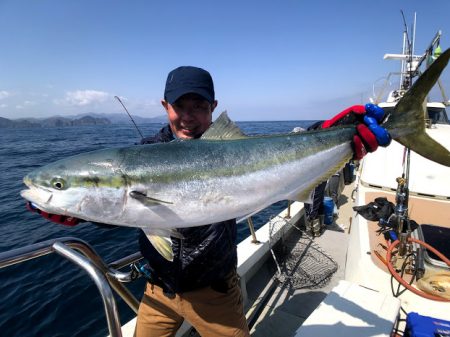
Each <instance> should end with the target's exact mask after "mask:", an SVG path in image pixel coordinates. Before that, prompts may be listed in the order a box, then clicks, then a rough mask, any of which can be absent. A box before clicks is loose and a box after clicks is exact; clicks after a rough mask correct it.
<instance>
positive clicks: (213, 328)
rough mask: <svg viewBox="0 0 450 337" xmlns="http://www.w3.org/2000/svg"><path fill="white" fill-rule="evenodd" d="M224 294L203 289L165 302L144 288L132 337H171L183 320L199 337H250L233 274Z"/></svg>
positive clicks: (151, 289)
mask: <svg viewBox="0 0 450 337" xmlns="http://www.w3.org/2000/svg"><path fill="white" fill-rule="evenodd" d="M228 283H229V284H228V286H229V289H228V291H227V293H221V292H218V291H216V290H213V289H211V287H206V288H202V289H198V290H194V291H189V292H185V293H182V294H176V295H175V296H174V298H168V297H167V296H165V295H164V294H163V291H162V289H161V288H160V287H158V286H155V285H152V284H147V287H146V289H145V293H144V296H143V298H142V301H141V304H140V306H139V312H138V316H137V324H136V331H135V337H172V336H175V334H176V332H177V330H178V329H179V328H180V326H181V324H182V323H183V320H184V319H186V320H187V321H188V322H189V323H190V324H191V325H192V326H193V327H194V328H195V329H196V330H197V332H198V333H199V334H200V335H201V336H202V337H210V336H211V337H216V336H217V337H219V336H223V337H228V336H238V337H247V336H250V333H249V331H248V326H247V321H246V319H245V315H244V310H243V303H242V295H241V290H240V288H239V285H238V281H237V276H236V274H235V273H234V274H233V276H232V277H230V278H229V280H228Z"/></svg>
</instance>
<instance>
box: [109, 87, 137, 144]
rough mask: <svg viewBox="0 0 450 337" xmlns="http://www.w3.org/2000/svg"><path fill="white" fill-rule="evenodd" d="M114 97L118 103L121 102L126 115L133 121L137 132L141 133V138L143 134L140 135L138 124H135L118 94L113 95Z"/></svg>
mask: <svg viewBox="0 0 450 337" xmlns="http://www.w3.org/2000/svg"><path fill="white" fill-rule="evenodd" d="M114 98H115V99H117V100H118V101H119V103H120V104H122V106H123V108H124V109H125V111H126V113H127V114H128V116H129V117H130V119H131V121H132V122H133V124H134V126H135V127H136V130H137V131H138V132H139V134H140V135H141V138H142V139H144V136H143V135H142V132H141V130H139V128H138V126H137V125H136V123H135V121H134V119H133V117H131V115H130V113H129V112H128V110H127V108H126V107H125V105H124V104H123V103H122V101H121V100H120V98H119V96H114Z"/></svg>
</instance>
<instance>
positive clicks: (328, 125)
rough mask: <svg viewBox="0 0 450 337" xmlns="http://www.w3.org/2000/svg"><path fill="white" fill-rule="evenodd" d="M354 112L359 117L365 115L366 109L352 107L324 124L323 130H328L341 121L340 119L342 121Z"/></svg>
mask: <svg viewBox="0 0 450 337" xmlns="http://www.w3.org/2000/svg"><path fill="white" fill-rule="evenodd" d="M352 112H353V113H355V114H357V115H363V114H365V113H366V108H365V107H364V105H354V106H351V107H350V108H347V109H345V110H344V111H341V112H340V113H338V114H337V115H336V116H334V117H333V118H331V119H329V120H326V121H325V122H323V124H322V129H326V128H329V127H331V126H333V125H334V124H335V123H336V122H337V121H339V120H340V119H342V118H343V117H345V116H347V115H348V114H350V113H352Z"/></svg>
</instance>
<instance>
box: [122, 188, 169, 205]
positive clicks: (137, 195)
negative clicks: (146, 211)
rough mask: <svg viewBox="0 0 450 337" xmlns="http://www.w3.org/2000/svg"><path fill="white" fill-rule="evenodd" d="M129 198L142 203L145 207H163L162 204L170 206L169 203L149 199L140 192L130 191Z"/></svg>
mask: <svg viewBox="0 0 450 337" xmlns="http://www.w3.org/2000/svg"><path fill="white" fill-rule="evenodd" d="M129 195H130V197H132V198H133V199H136V200H138V201H140V202H141V203H143V204H144V205H145V206H155V205H163V204H172V203H171V202H169V201H164V200H160V199H156V198H152V197H149V196H148V195H147V194H145V193H143V192H140V191H131V192H130V193H129Z"/></svg>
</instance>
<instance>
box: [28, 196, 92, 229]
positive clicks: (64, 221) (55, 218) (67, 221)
mask: <svg viewBox="0 0 450 337" xmlns="http://www.w3.org/2000/svg"><path fill="white" fill-rule="evenodd" d="M27 208H28V210H29V211H31V212H33V213H37V214H39V215H41V216H42V217H43V218H45V219H47V220H49V221H51V222H55V223H57V224H60V225H65V226H75V225H78V224H79V223H80V222H84V220H81V219H77V218H73V217H71V216H65V215H59V214H51V213H47V212H44V211H43V210H41V209H39V208H37V207H36V205H34V204H33V203H31V202H27Z"/></svg>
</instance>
